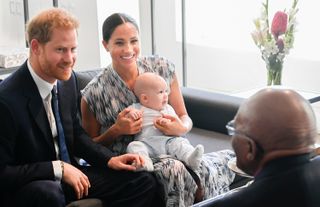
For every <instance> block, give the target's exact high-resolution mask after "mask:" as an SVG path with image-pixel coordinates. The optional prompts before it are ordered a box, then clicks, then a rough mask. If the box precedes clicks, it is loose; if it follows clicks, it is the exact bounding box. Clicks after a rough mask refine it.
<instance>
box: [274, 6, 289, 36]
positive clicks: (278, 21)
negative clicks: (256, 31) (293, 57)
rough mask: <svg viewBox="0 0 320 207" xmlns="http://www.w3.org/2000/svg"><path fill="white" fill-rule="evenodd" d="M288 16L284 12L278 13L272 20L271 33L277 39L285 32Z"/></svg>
mask: <svg viewBox="0 0 320 207" xmlns="http://www.w3.org/2000/svg"><path fill="white" fill-rule="evenodd" d="M287 22H288V15H287V14H286V13H285V12H282V11H278V12H277V13H276V14H275V15H274V17H273V20H272V26H271V33H272V34H273V36H274V37H275V39H278V37H279V35H282V34H284V33H285V32H286V30H287Z"/></svg>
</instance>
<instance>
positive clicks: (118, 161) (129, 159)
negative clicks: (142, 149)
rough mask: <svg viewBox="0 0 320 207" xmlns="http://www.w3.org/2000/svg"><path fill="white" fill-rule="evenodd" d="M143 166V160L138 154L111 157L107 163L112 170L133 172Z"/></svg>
mask: <svg viewBox="0 0 320 207" xmlns="http://www.w3.org/2000/svg"><path fill="white" fill-rule="evenodd" d="M143 165H144V159H143V158H142V157H141V156H140V155H138V154H124V155H120V156H117V157H112V158H111V159H110V160H109V162H108V167H110V168H112V169H114V170H129V171H135V170H137V169H139V168H141V167H142V166H143Z"/></svg>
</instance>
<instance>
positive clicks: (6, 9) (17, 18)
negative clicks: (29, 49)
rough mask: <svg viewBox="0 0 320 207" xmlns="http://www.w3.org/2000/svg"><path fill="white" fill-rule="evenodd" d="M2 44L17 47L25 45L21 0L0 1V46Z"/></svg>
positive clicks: (2, 45)
mask: <svg viewBox="0 0 320 207" xmlns="http://www.w3.org/2000/svg"><path fill="white" fill-rule="evenodd" d="M4 46H5V47H11V46H12V47H18V48H21V47H22V48H24V47H25V46H26V43H25V37H24V11H23V0H15V1H14V0H1V1H0V47H4ZM0 52H1V51H0Z"/></svg>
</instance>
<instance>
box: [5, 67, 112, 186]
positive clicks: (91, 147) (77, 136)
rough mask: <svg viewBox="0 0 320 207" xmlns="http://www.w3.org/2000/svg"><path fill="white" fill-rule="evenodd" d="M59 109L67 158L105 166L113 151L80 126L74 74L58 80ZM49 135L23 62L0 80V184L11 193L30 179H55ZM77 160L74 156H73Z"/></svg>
mask: <svg viewBox="0 0 320 207" xmlns="http://www.w3.org/2000/svg"><path fill="white" fill-rule="evenodd" d="M58 94H59V108H60V113H61V119H62V124H63V127H64V132H65V137H66V142H67V148H68V151H69V154H70V156H71V157H73V156H77V157H82V158H84V159H85V160H87V161H88V162H89V163H90V164H91V165H92V166H97V167H101V168H106V167H107V162H108V160H109V159H110V158H111V157H112V156H113V154H112V153H111V152H110V151H109V150H108V149H107V148H105V147H103V146H101V145H99V144H96V143H94V142H93V141H92V140H91V138H90V137H89V136H88V135H87V134H86V133H85V132H84V130H83V129H82V127H81V126H80V120H79V115H78V106H77V104H78V98H79V97H78V95H79V92H78V90H77V83H76V78H75V75H74V74H72V76H71V78H70V79H69V80H68V81H58ZM52 160H56V154H55V150H54V144H53V138H52V134H51V129H50V126H49V121H48V118H47V115H46V111H45V109H44V106H43V102H42V99H41V96H40V94H39V92H38V89H37V86H36V84H35V82H34V81H33V79H32V77H31V74H30V73H29V71H28V68H27V64H26V63H24V64H23V65H22V66H21V68H20V69H19V70H17V71H16V72H15V73H13V74H12V75H11V76H9V77H8V78H6V79H5V80H3V81H2V82H1V84H0V183H1V188H0V189H1V190H0V192H1V191H6V192H11V191H15V190H17V189H19V188H20V187H21V186H23V185H25V184H27V183H28V182H30V181H34V180H54V173H53V167H52V162H51V161H52ZM72 163H73V164H74V165H77V164H76V162H75V160H74V159H73V160H72Z"/></svg>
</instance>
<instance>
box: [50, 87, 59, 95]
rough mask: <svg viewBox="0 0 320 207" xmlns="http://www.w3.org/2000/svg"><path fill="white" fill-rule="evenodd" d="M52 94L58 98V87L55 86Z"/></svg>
mask: <svg viewBox="0 0 320 207" xmlns="http://www.w3.org/2000/svg"><path fill="white" fill-rule="evenodd" d="M51 93H52V96H53V97H57V94H58V91H57V86H56V85H54V86H53V88H52V91H51Z"/></svg>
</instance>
